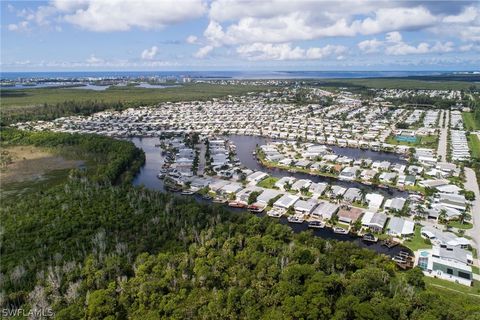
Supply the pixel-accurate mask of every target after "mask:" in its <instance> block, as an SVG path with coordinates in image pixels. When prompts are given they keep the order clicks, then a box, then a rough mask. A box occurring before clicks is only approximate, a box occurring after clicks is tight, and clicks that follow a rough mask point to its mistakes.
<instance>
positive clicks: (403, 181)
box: [397, 174, 416, 187]
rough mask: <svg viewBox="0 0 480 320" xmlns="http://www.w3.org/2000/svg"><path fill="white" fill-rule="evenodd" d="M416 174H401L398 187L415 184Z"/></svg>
mask: <svg viewBox="0 0 480 320" xmlns="http://www.w3.org/2000/svg"><path fill="white" fill-rule="evenodd" d="M415 181H416V179H415V176H412V175H404V174H401V175H399V176H398V179H397V186H398V187H406V186H414V185H415Z"/></svg>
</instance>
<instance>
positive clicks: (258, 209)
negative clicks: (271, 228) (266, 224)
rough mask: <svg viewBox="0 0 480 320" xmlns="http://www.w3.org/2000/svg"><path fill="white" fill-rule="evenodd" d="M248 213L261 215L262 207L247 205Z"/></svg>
mask: <svg viewBox="0 0 480 320" xmlns="http://www.w3.org/2000/svg"><path fill="white" fill-rule="evenodd" d="M247 209H248V211H250V212H253V213H261V212H263V209H264V208H262V207H257V206H254V205H249V206H248V207H247Z"/></svg>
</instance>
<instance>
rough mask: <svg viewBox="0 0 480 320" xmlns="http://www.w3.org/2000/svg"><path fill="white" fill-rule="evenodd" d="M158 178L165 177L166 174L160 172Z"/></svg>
mask: <svg viewBox="0 0 480 320" xmlns="http://www.w3.org/2000/svg"><path fill="white" fill-rule="evenodd" d="M157 178H158V179H163V178H165V174H164V173H161V172H160V173H159V174H157Z"/></svg>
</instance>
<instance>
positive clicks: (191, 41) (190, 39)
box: [185, 35, 198, 44]
mask: <svg viewBox="0 0 480 320" xmlns="http://www.w3.org/2000/svg"><path fill="white" fill-rule="evenodd" d="M185 41H186V42H187V43H188V44H196V43H197V42H198V37H197V36H194V35H190V36H188V37H187V39H185Z"/></svg>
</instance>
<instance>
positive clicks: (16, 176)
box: [0, 146, 83, 196]
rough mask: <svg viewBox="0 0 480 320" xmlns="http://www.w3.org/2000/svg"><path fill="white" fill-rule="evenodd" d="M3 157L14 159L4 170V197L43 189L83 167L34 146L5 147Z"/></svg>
mask: <svg viewBox="0 0 480 320" xmlns="http://www.w3.org/2000/svg"><path fill="white" fill-rule="evenodd" d="M2 156H3V157H7V156H8V158H9V159H10V160H9V161H8V162H5V163H3V164H2V169H1V171H0V181H1V182H2V183H1V187H0V192H1V194H2V196H9V195H19V194H23V193H25V192H30V191H35V190H42V189H43V188H46V187H47V186H52V185H54V184H56V183H58V182H61V181H63V180H64V179H65V178H66V177H67V176H68V173H69V171H70V169H72V168H77V167H79V166H80V165H82V164H83V161H79V160H69V159H66V158H64V157H62V156H60V155H57V154H54V153H53V152H51V151H50V150H47V149H44V148H37V147H33V146H15V147H8V148H3V147H2Z"/></svg>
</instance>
